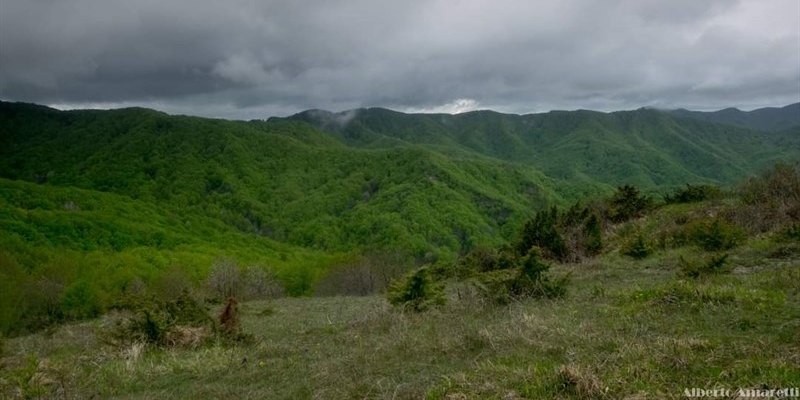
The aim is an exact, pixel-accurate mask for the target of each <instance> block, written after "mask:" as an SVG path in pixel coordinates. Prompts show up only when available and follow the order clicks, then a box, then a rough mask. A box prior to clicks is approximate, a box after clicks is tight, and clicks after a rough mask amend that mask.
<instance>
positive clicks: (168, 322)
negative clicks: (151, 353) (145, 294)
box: [105, 290, 217, 347]
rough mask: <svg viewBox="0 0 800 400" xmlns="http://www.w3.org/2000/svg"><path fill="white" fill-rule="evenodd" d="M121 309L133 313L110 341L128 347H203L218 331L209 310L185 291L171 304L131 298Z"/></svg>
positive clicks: (109, 334)
mask: <svg viewBox="0 0 800 400" xmlns="http://www.w3.org/2000/svg"><path fill="white" fill-rule="evenodd" d="M120 308H122V309H125V310H127V311H129V312H130V313H131V314H130V315H129V316H128V317H127V318H123V319H122V320H120V321H117V323H116V324H115V325H114V326H113V327H112V328H111V329H110V330H109V331H107V332H105V338H106V341H107V342H110V343H111V344H115V345H127V344H130V343H135V342H140V343H148V344H152V345H157V346H163V347H171V346H181V345H187V344H188V345H191V346H192V347H194V346H197V345H199V344H201V343H202V342H203V341H204V340H205V339H206V338H208V337H209V334H210V333H211V332H216V331H217V329H216V325H215V324H214V321H213V319H211V317H210V316H209V314H208V310H207V309H206V308H205V307H203V306H202V305H201V304H200V302H199V301H197V300H196V299H195V298H193V297H192V296H191V295H190V294H189V292H188V291H186V290H184V291H183V292H181V294H180V295H179V296H178V297H177V298H176V299H175V300H172V301H163V300H157V299H155V298H138V299H129V300H128V301H127V302H126V303H125V304H122V305H120Z"/></svg>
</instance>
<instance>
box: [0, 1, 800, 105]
mask: <svg viewBox="0 0 800 400" xmlns="http://www.w3.org/2000/svg"><path fill="white" fill-rule="evenodd" d="M0 98H2V99H5V100H21V101H34V102H40V103H46V104H59V105H63V106H65V107H70V106H74V107H80V106H81V104H87V105H91V104H95V105H96V104H102V105H108V106H114V105H115V104H119V105H130V104H141V105H144V106H153V107H156V108H160V109H163V110H165V111H168V112H178V113H187V114H200V115H209V116H216V117H228V118H263V117H266V116H269V115H283V114H289V113H293V112H297V111H301V110H304V109H310V108H321V109H330V110H333V111H338V110H344V109H348V108H355V107H360V106H384V107H392V108H397V109H401V110H445V109H453V110H460V109H462V108H463V107H461V106H452V105H453V104H460V103H458V101H460V100H463V101H466V102H467V103H464V104H469V105H470V106H474V105H480V106H481V107H485V108H495V109H498V110H500V111H507V112H531V111H544V110H547V109H551V108H561V109H564V108H566V109H573V108H595V109H603V110H610V109H622V108H638V107H640V106H646V105H656V106H663V107H680V106H687V107H695V108H703V109H713V108H721V107H726V106H740V107H745V108H747V107H759V106H769V105H782V104H785V103H788V102H794V101H800V3H797V2H796V1H795V0H769V1H766V0H765V1H759V0H741V1H728V0H714V1H694V0H680V1H670V2H663V1H659V0H612V1H604V2H595V1H589V0H562V1H545V2H527V1H515V2H502V3H500V2H489V1H488V0H487V1H484V0H462V1H457V0H434V1H422V0H409V1H407V2H389V1H368V0H357V1H345V0H338V1H337V0H332V1H312V0H298V1H258V0H232V1H228V2H217V1H210V0H192V1H189V0H175V1H170V2H163V1H155V0H141V1H137V2H130V1H122V0H105V1H101V0H60V1H48V0H0Z"/></svg>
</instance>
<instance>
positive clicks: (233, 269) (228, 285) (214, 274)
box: [206, 258, 242, 299]
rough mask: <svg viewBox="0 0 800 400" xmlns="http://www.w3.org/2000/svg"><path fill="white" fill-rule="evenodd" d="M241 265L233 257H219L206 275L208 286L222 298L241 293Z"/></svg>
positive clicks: (216, 295) (214, 293)
mask: <svg viewBox="0 0 800 400" xmlns="http://www.w3.org/2000/svg"><path fill="white" fill-rule="evenodd" d="M241 275H242V274H241V271H240V270H239V266H238V265H236V261H234V260H231V259H227V258H226V259H219V260H217V261H215V262H214V265H212V266H211V270H210V271H209V272H208V276H207V277H206V286H208V289H209V290H210V291H211V293H212V294H213V295H214V296H215V297H217V298H220V299H227V298H228V297H231V296H236V295H238V294H239V290H240V286H241V282H242V278H241Z"/></svg>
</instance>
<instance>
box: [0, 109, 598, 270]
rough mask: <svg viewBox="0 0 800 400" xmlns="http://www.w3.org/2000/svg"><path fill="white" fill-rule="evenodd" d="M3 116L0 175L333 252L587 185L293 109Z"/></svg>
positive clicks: (446, 247) (486, 224)
mask: <svg viewBox="0 0 800 400" xmlns="http://www.w3.org/2000/svg"><path fill="white" fill-rule="evenodd" d="M0 118H1V120H0V124H2V126H3V132H4V133H3V138H2V140H3V146H2V148H3V150H2V154H0V155H2V159H1V161H0V176H2V177H5V178H8V179H14V180H24V181H30V182H38V183H41V184H44V185H45V186H46V187H50V186H58V187H66V186H69V187H79V188H83V189H87V190H97V191H103V192H110V193H116V194H121V195H125V196H128V197H130V198H132V199H137V200H141V201H143V202H147V203H151V204H155V205H157V206H158V207H161V208H163V209H166V210H169V211H171V212H174V213H177V214H181V215H183V214H196V215H204V216H208V217H210V218H214V219H217V220H220V221H222V222H224V223H225V224H227V225H228V226H232V227H235V228H237V229H238V230H239V231H241V232H245V233H251V234H254V235H258V236H265V237H269V238H272V239H275V240H278V241H282V242H288V243H292V244H295V245H299V246H303V247H308V248H318V249H324V250H328V251H346V250H350V249H352V248H354V247H360V246H367V247H403V248H406V249H408V250H411V251H412V252H414V254H417V255H419V256H423V255H425V254H426V253H428V252H431V251H433V252H434V253H436V252H444V253H448V252H453V251H459V250H460V249H461V248H462V247H464V246H472V245H474V244H487V245H488V244H493V243H496V242H497V240H500V238H502V237H504V236H506V237H507V235H508V234H509V233H510V232H511V230H507V229H506V228H505V226H506V225H507V223H508V222H509V221H513V220H514V219H515V218H516V219H517V220H518V219H519V218H522V217H523V216H524V214H525V212H526V210H529V209H531V208H532V207H533V206H536V205H544V204H546V203H563V202H564V198H565V197H575V195H576V193H578V192H579V191H581V190H583V189H582V188H578V187H572V185H570V184H567V183H563V182H557V181H553V180H551V179H548V178H547V177H545V176H544V175H542V174H541V173H539V172H538V171H536V170H533V169H530V168H526V167H524V166H519V165H514V164H512V163H508V162H503V161H500V160H493V159H489V158H486V157H478V156H476V155H470V157H468V158H463V157H450V156H447V155H444V154H442V153H440V152H437V151H435V150H434V149H430V148H426V147H421V146H413V145H407V146H403V147H401V148H392V149H361V148H351V147H347V146H345V145H344V144H341V143H339V142H338V141H336V140H335V139H333V138H331V137H330V136H327V135H325V134H324V133H321V132H319V131H317V130H315V129H314V128H313V127H311V126H309V125H307V124H304V123H298V122H249V123H247V122H230V121H221V120H208V119H202V118H190V117H172V116H167V115H165V114H161V113H157V112H153V111H149V110H142V109H127V110H115V111H108V112H97V111H76V112H58V111H54V110H48V109H42V108H37V107H31V106H27V105H11V104H5V105H3V112H2V114H0ZM464 237H468V238H469V241H468V242H467V240H466V239H464ZM462 242H463V243H462Z"/></svg>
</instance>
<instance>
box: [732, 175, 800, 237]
mask: <svg viewBox="0 0 800 400" xmlns="http://www.w3.org/2000/svg"><path fill="white" fill-rule="evenodd" d="M739 199H740V201H741V203H742V204H741V205H740V206H738V207H735V208H732V209H731V210H729V214H730V215H729V219H731V220H732V221H735V222H736V223H737V224H738V225H740V226H742V227H744V228H746V229H747V230H748V231H750V232H767V231H769V230H773V229H775V228H778V227H780V226H783V225H785V224H787V223H796V222H800V163H798V164H794V165H788V164H777V165H775V166H774V167H773V168H772V169H770V170H767V171H765V172H764V173H762V174H761V175H759V176H756V177H752V178H750V179H749V180H747V181H746V182H745V183H743V184H742V185H741V186H740V187H739Z"/></svg>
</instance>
